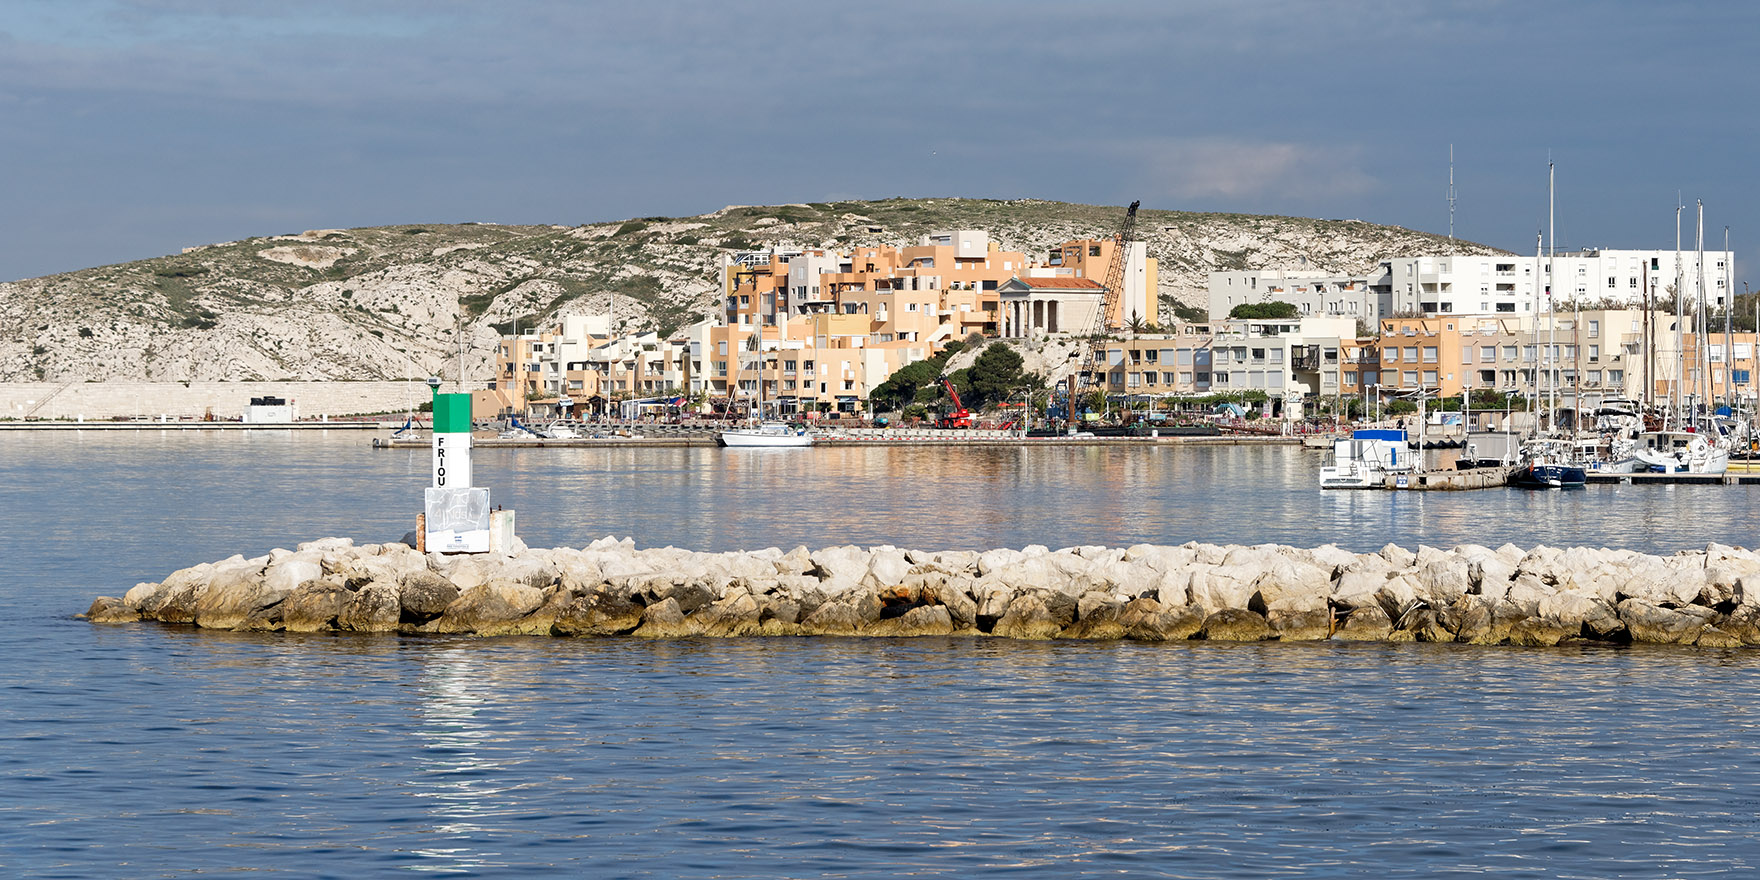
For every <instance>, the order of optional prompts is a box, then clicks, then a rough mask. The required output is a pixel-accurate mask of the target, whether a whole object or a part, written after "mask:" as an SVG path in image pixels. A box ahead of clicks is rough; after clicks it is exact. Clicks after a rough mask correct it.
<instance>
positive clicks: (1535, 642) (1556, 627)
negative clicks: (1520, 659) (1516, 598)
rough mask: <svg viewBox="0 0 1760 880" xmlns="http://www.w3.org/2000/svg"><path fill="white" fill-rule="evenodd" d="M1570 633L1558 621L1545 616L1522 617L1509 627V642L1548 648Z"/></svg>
mask: <svg viewBox="0 0 1760 880" xmlns="http://www.w3.org/2000/svg"><path fill="white" fill-rule="evenodd" d="M1568 635H1572V633H1570V632H1567V631H1566V630H1565V628H1564V626H1562V625H1561V624H1560V623H1559V622H1558V621H1556V620H1551V619H1548V618H1545V617H1524V618H1522V619H1521V620H1518V621H1516V623H1515V625H1514V626H1511V627H1510V629H1509V643H1510V644H1512V645H1523V646H1526V647H1530V648H1550V647H1552V646H1554V645H1556V644H1558V643H1559V642H1561V641H1563V640H1564V638H1565V637H1566V636H1568Z"/></svg>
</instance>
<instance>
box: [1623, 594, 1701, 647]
mask: <svg viewBox="0 0 1760 880" xmlns="http://www.w3.org/2000/svg"><path fill="white" fill-rule="evenodd" d="M1619 616H1620V619H1621V620H1623V621H1625V624H1626V629H1627V630H1629V631H1630V632H1631V634H1632V641H1634V642H1645V643H1648V644H1656V645H1690V644H1692V643H1693V642H1694V641H1696V640H1697V639H1698V638H1699V633H1700V632H1702V631H1703V630H1704V629H1705V625H1706V621H1705V620H1704V619H1703V618H1701V617H1699V616H1697V615H1693V614H1688V613H1684V612H1682V611H1680V610H1675V609H1669V608H1663V607H1661V606H1660V605H1656V604H1653V603H1650V602H1646V601H1644V600H1643V599H1627V600H1625V601H1623V602H1621V603H1619Z"/></svg>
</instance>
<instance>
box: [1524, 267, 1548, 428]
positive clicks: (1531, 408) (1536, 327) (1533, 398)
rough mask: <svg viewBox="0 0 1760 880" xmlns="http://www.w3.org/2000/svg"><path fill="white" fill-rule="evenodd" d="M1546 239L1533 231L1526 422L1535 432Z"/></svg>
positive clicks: (1538, 395) (1538, 413)
mask: <svg viewBox="0 0 1760 880" xmlns="http://www.w3.org/2000/svg"><path fill="white" fill-rule="evenodd" d="M1545 257H1546V241H1545V237H1544V236H1543V235H1542V234H1541V233H1538V232H1536V233H1534V323H1533V325H1532V326H1531V328H1530V329H1529V331H1528V338H1530V339H1532V340H1534V346H1533V348H1534V383H1533V384H1534V389H1533V393H1532V394H1530V395H1528V424H1529V427H1530V429H1531V430H1533V432H1534V433H1535V434H1539V433H1540V285H1541V281H1540V270H1541V268H1542V266H1543V264H1544V263H1545Z"/></svg>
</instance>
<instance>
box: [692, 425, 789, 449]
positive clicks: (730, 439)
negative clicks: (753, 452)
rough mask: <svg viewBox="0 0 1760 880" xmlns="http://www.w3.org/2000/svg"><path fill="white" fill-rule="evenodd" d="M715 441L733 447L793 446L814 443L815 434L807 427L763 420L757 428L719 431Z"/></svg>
mask: <svg viewBox="0 0 1760 880" xmlns="http://www.w3.org/2000/svg"><path fill="white" fill-rule="evenodd" d="M715 442H716V443H718V444H720V445H722V446H733V447H776V448H783V447H791V446H811V445H813V435H811V434H809V433H807V429H805V428H791V427H789V426H788V425H785V424H783V423H781V422H763V423H760V424H759V425H758V426H757V427H755V428H728V429H726V430H724V431H717V432H716V434H715Z"/></svg>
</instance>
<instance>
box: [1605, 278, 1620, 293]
mask: <svg viewBox="0 0 1760 880" xmlns="http://www.w3.org/2000/svg"><path fill="white" fill-rule="evenodd" d="M1617 287H1619V279H1618V278H1615V277H1613V276H1612V275H1609V276H1607V289H1608V290H1613V289H1615V288H1617Z"/></svg>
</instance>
